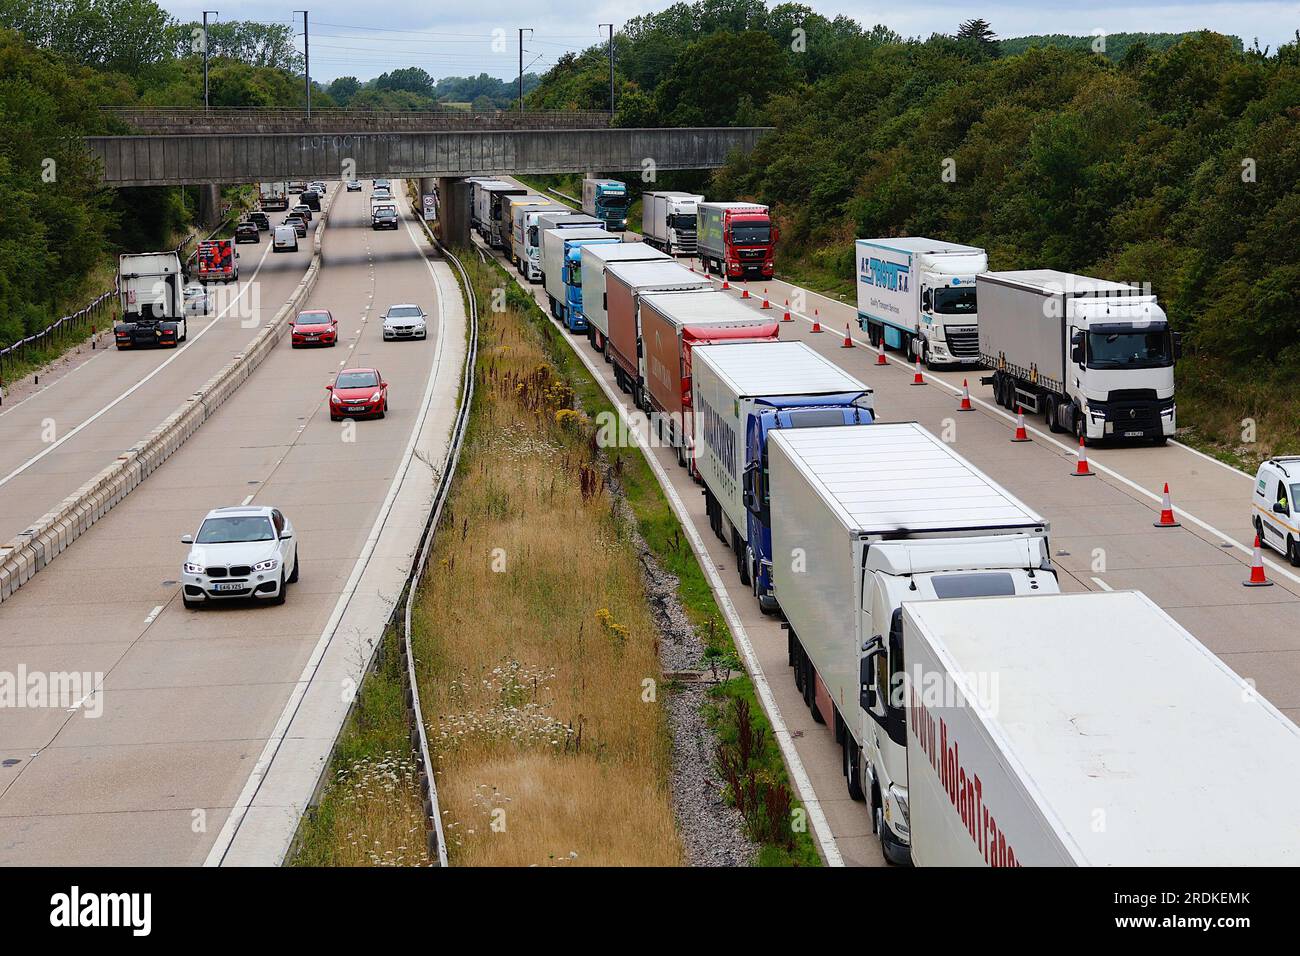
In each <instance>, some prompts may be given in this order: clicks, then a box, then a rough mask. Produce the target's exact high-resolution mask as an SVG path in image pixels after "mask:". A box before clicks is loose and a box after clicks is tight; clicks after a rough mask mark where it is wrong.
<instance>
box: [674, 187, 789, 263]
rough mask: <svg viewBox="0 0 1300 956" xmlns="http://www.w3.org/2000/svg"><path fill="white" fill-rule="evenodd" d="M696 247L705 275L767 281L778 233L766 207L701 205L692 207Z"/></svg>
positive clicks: (704, 203) (751, 204) (707, 203)
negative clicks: (694, 218)
mask: <svg viewBox="0 0 1300 956" xmlns="http://www.w3.org/2000/svg"><path fill="white" fill-rule="evenodd" d="M695 215H696V226H697V228H696V245H697V247H698V249H699V253H700V261H701V262H703V263H704V268H705V269H706V270H707V271H709V272H716V273H718V275H726V276H727V278H729V279H770V278H772V262H773V259H774V257H775V255H776V242H777V240H778V239H780V238H781V233H780V230H778V229H777V228H776V226H774V225H773V224H772V217H771V216H770V215H768V211H767V207H766V206H763V205H759V204H758V203H752V202H702V203H700V204H699V205H698V206H696V208H695Z"/></svg>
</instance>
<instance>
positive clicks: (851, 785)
mask: <svg viewBox="0 0 1300 956" xmlns="http://www.w3.org/2000/svg"><path fill="white" fill-rule="evenodd" d="M860 753H861V751H860V750H859V748H858V745H857V744H856V743H854V741H853V735H852V734H850V733H849V731H848V728H847V727H846V728H845V729H844V783H845V786H846V787H847V788H848V791H849V799H850V800H865V799H867V795H866V794H865V793H863V791H862V761H861V760H859V759H858V757H859V754H860Z"/></svg>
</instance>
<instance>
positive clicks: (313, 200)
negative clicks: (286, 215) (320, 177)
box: [298, 189, 320, 212]
mask: <svg viewBox="0 0 1300 956" xmlns="http://www.w3.org/2000/svg"><path fill="white" fill-rule="evenodd" d="M298 198H299V199H300V200H302V203H303V205H304V206H310V207H311V208H312V209H313V210H315V211H316V212H320V193H318V192H317V191H316V190H314V189H308V190H305V191H304V192H303V194H302V195H301V196H299V197H298Z"/></svg>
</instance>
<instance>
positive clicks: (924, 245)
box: [858, 236, 984, 255]
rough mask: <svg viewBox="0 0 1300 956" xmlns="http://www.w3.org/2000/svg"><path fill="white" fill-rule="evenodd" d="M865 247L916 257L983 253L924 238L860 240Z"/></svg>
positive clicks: (974, 249)
mask: <svg viewBox="0 0 1300 956" xmlns="http://www.w3.org/2000/svg"><path fill="white" fill-rule="evenodd" d="M858 242H859V243H861V244H862V245H864V246H875V247H876V248H878V249H892V250H894V251H895V252H910V253H912V254H914V255H921V254H930V255H933V254H936V253H941V252H955V253H962V254H966V253H972V252H974V253H982V252H983V251H984V250H983V249H981V248H980V247H979V246H966V245H962V244H961V243H960V242H944V241H943V240H942V239H927V238H925V237H924V236H898V237H897V238H894V239H859V240H858Z"/></svg>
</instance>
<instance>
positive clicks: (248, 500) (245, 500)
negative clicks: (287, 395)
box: [240, 425, 306, 506]
mask: <svg viewBox="0 0 1300 956" xmlns="http://www.w3.org/2000/svg"><path fill="white" fill-rule="evenodd" d="M303 427H304V428H305V427H306V426H305V425H304V426H303ZM256 494H257V492H256V491H255V492H253V494H251V495H249V496H248V497H247V498H245V499H244V500H243V501H241V502H240V505H241V506H242V505H246V504H248V503H249V502H250V501H252V500H253V497H254V496H255V495H256Z"/></svg>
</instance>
